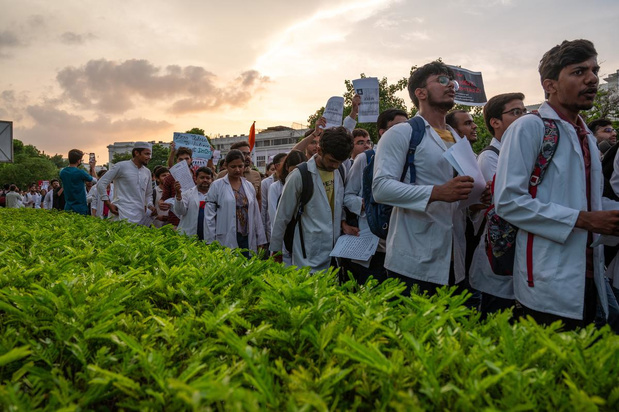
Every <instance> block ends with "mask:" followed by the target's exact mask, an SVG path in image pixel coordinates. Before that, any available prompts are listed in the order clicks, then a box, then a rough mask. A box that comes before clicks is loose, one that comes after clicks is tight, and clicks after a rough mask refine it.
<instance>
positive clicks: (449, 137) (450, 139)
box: [433, 127, 456, 144]
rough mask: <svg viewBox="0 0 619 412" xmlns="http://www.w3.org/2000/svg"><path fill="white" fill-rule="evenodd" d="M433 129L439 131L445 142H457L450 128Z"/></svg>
mask: <svg viewBox="0 0 619 412" xmlns="http://www.w3.org/2000/svg"><path fill="white" fill-rule="evenodd" d="M433 129H434V131H435V132H436V133H438V135H439V136H440V138H441V139H443V141H444V142H445V143H451V144H454V143H456V139H454V136H453V135H452V134H451V132H450V131H449V130H441V129H437V128H436V127H433Z"/></svg>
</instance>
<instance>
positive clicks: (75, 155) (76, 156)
mask: <svg viewBox="0 0 619 412" xmlns="http://www.w3.org/2000/svg"><path fill="white" fill-rule="evenodd" d="M82 157H84V152H82V151H81V150H78V149H72V150H69V163H70V164H75V163H77V162H79V161H80V160H81V158H82Z"/></svg>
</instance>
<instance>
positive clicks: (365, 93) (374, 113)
mask: <svg viewBox="0 0 619 412" xmlns="http://www.w3.org/2000/svg"><path fill="white" fill-rule="evenodd" d="M352 87H353V88H354V89H355V92H356V93H357V94H358V95H359V96H361V104H360V105H359V118H358V121H359V123H375V122H376V119H378V112H379V107H378V104H379V98H380V96H379V92H378V78H376V77H366V78H364V79H357V80H353V81H352Z"/></svg>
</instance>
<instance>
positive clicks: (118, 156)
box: [112, 152, 131, 164]
mask: <svg viewBox="0 0 619 412" xmlns="http://www.w3.org/2000/svg"><path fill="white" fill-rule="evenodd" d="M125 160H131V152H128V153H114V156H113V157H112V164H116V163H118V162H122V161H125Z"/></svg>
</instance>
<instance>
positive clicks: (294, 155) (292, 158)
mask: <svg viewBox="0 0 619 412" xmlns="http://www.w3.org/2000/svg"><path fill="white" fill-rule="evenodd" d="M303 162H307V157H305V154H304V153H303V152H302V151H300V150H291V151H290V153H288V155H287V156H286V159H285V160H284V166H283V167H282V173H281V174H280V176H279V181H280V182H282V184H284V183H286V177H288V174H289V172H288V168H289V167H291V166H296V165H298V164H299V163H303Z"/></svg>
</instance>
